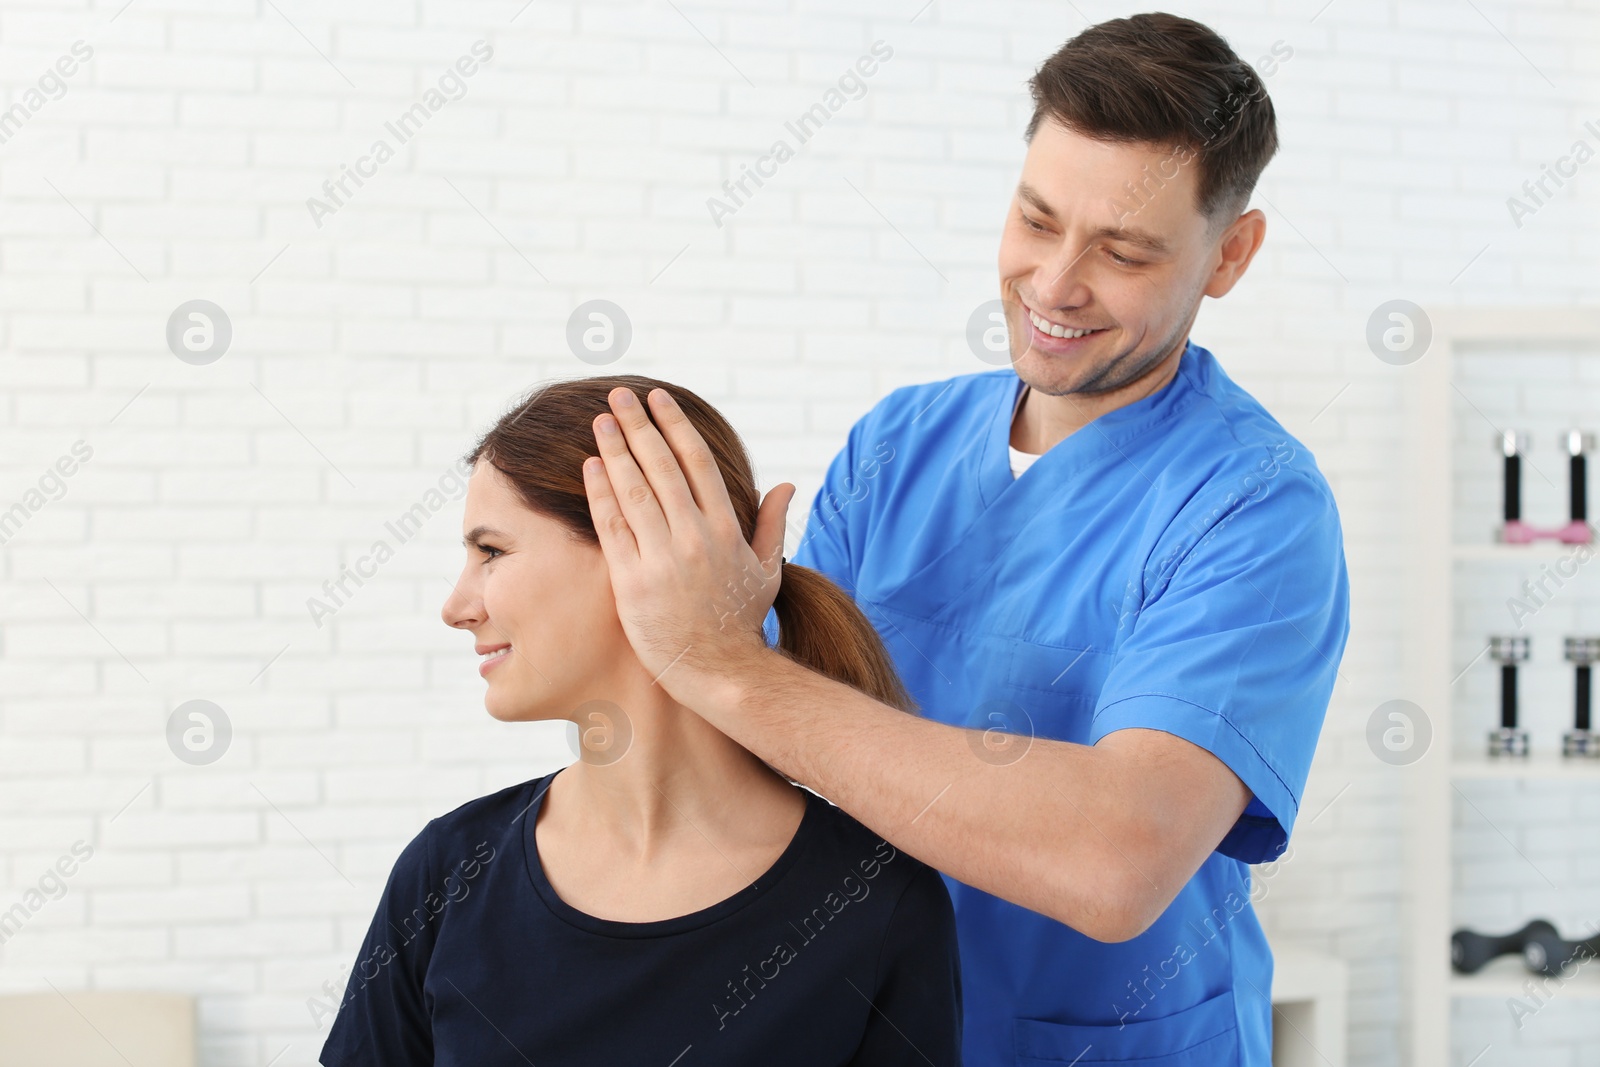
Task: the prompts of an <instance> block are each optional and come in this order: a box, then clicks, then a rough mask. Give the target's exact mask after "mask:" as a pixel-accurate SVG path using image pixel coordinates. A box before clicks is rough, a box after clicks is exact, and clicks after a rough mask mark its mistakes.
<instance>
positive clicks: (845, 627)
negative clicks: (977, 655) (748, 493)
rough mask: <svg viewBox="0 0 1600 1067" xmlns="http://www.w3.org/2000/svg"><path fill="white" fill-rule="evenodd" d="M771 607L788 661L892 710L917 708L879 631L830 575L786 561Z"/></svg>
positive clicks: (779, 645)
mask: <svg viewBox="0 0 1600 1067" xmlns="http://www.w3.org/2000/svg"><path fill="white" fill-rule="evenodd" d="M772 606H773V609H774V610H775V611H777V613H778V649H779V651H781V652H783V653H784V654H785V655H787V656H788V657H789V658H790V659H792V660H795V661H796V662H797V663H800V664H802V665H804V666H806V667H809V668H811V669H812V670H814V671H816V672H817V673H819V674H824V675H827V676H828V677H829V678H832V679H833V680H834V681H838V682H843V683H844V684H845V685H848V686H851V687H853V688H855V689H858V690H860V691H861V692H863V693H865V694H866V695H867V696H869V697H872V698H873V699H874V700H877V701H880V702H881V703H884V704H888V705H889V706H890V707H895V708H899V709H900V710H901V711H909V712H913V713H914V712H917V711H918V710H919V709H918V707H917V703H916V701H915V700H913V699H912V697H911V694H910V693H908V692H907V691H906V687H905V684H904V683H903V682H902V681H901V680H900V675H899V674H898V673H897V672H896V670H895V666H894V661H893V660H892V659H890V657H889V651H888V649H886V648H884V647H883V640H882V638H880V637H879V636H878V631H877V630H876V629H874V628H873V626H872V623H871V622H870V621H869V620H868V619H867V617H866V615H865V614H863V613H862V611H861V609H860V608H859V607H857V606H856V603H855V601H854V600H852V599H851V598H850V595H849V594H848V593H846V592H845V591H844V590H843V589H840V588H839V587H838V586H837V585H835V584H834V582H833V580H832V579H831V578H829V577H828V576H827V575H825V574H823V573H822V572H821V571H816V570H812V569H811V568H810V567H802V566H800V565H799V564H797V563H789V562H787V561H785V562H784V564H783V578H782V584H780V585H779V586H778V598H777V600H776V601H775V602H774V603H773V605H772Z"/></svg>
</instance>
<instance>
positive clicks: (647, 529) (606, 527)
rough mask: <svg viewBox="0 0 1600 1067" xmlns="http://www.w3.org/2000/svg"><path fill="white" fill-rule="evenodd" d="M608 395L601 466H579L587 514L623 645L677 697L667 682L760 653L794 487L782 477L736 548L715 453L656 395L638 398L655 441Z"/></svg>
mask: <svg viewBox="0 0 1600 1067" xmlns="http://www.w3.org/2000/svg"><path fill="white" fill-rule="evenodd" d="M608 399H609V401H610V403H611V410H612V412H613V413H614V414H615V416H616V418H615V419H612V417H611V416H610V415H600V416H597V417H596V419H595V422H594V427H593V429H594V433H595V441H596V442H597V444H598V445H599V449H600V459H598V460H596V459H590V460H587V461H585V462H584V465H583V473H584V479H583V480H584V487H585V490H586V491H587V493H588V497H589V513H590V515H591V516H592V518H593V519H594V526H595V530H596V532H597V533H598V534H599V537H600V548H601V551H603V552H604V553H605V557H606V564H607V566H608V567H609V569H610V572H611V587H612V590H613V592H614V593H615V594H616V598H617V614H618V616H619V617H620V618H621V620H622V629H623V632H624V633H625V634H626V635H627V637H628V642H629V643H630V644H631V645H632V646H633V649H634V652H635V653H637V654H638V656H639V661H640V662H641V663H642V664H644V666H645V669H646V670H648V671H650V672H651V673H652V674H654V675H655V676H656V680H657V681H658V682H659V683H660V684H661V686H662V687H663V688H664V689H666V690H667V691H668V692H669V693H671V694H672V695H673V696H674V698H676V699H678V700H680V701H686V700H687V697H688V692H687V689H679V690H675V689H674V688H673V683H674V682H675V681H679V682H684V683H685V684H687V680H688V676H689V675H690V674H691V673H693V674H698V675H701V676H705V675H716V674H720V673H722V672H724V671H725V670H726V668H727V667H728V666H729V665H730V664H732V663H735V662H737V661H738V660H739V658H740V657H744V656H749V655H750V654H751V653H752V651H764V650H765V649H766V638H765V636H764V635H763V633H762V624H763V623H764V621H765V620H766V617H767V612H768V610H769V609H770V608H771V607H772V602H773V600H774V599H775V598H776V597H777V595H778V585H779V583H780V581H781V580H782V570H783V568H782V566H781V565H780V559H781V554H782V552H783V530H784V516H785V514H786V513H787V511H788V508H789V503H790V501H791V500H793V499H794V493H795V487H794V486H793V485H792V484H790V483H788V482H785V483H783V484H782V485H779V486H778V487H777V488H775V489H773V490H772V491H771V492H770V493H768V494H767V497H766V499H765V500H764V501H762V503H761V507H760V509H759V512H758V514H757V517H756V523H755V537H754V539H753V542H746V541H745V539H744V532H743V531H742V530H741V529H740V526H739V519H738V516H737V515H736V514H735V512H734V510H733V504H732V502H731V501H730V500H729V499H728V490H727V486H726V484H725V483H724V482H723V480H722V471H721V469H720V468H719V467H718V466H717V462H716V458H715V457H714V456H713V455H712V454H711V450H710V449H709V448H708V447H707V446H706V443H705V439H704V438H702V437H701V436H700V433H699V431H697V430H696V429H695V428H694V425H693V424H692V423H690V421H689V419H688V418H687V417H686V416H685V415H684V413H683V409H682V408H680V407H679V406H678V405H677V404H676V403H675V402H674V401H673V399H672V397H671V396H670V395H669V394H668V393H667V391H666V390H665V389H654V390H652V391H651V393H650V397H649V400H650V406H651V412H652V413H653V415H654V418H655V421H656V423H659V424H660V426H661V427H662V431H664V434H665V436H663V433H662V432H658V431H657V430H656V427H655V425H652V423H651V421H650V419H651V416H650V414H647V413H646V412H645V410H644V409H643V408H641V407H640V406H639V403H638V400H637V398H636V397H635V395H634V393H633V390H631V389H628V388H626V387H622V386H618V387H617V388H616V389H613V390H612V391H611V394H610V396H609V397H608ZM617 423H621V432H618V431H617ZM674 667H677V668H678V670H677V672H676V677H675V676H674V673H673V668H674Z"/></svg>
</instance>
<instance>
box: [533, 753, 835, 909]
mask: <svg viewBox="0 0 1600 1067" xmlns="http://www.w3.org/2000/svg"><path fill="white" fill-rule="evenodd" d="M565 769H566V768H562V769H561V770H565ZM560 773H561V771H560V770H557V771H553V772H551V773H550V774H548V775H546V776H545V777H543V778H540V779H536V780H535V781H534V783H533V785H534V791H535V795H534V798H533V802H532V803H531V804H529V805H528V808H527V810H526V811H524V812H523V817H522V854H523V861H524V863H523V867H524V869H525V870H526V872H527V875H528V880H529V882H531V883H532V885H533V888H534V891H535V892H537V893H538V894H539V898H540V899H541V900H542V901H543V902H544V905H545V907H547V908H548V909H549V910H550V913H551V914H552V915H554V916H555V917H556V918H558V919H560V920H562V921H563V922H565V923H567V924H568V925H570V926H575V927H577V928H578V929H580V930H586V931H588V932H589V933H592V934H599V935H601V936H603V937H617V938H638V937H665V936H668V935H671V934H681V933H685V932H687V931H690V930H697V929H699V928H700V927H702V926H708V925H710V924H711V923H714V922H718V921H720V920H722V919H725V918H727V917H728V916H730V915H732V914H733V913H734V912H737V911H739V910H740V909H741V908H744V907H745V906H746V905H748V904H750V903H751V902H752V901H754V900H756V899H757V898H759V897H760V896H762V895H763V894H764V893H766V892H767V891H768V890H769V889H771V888H772V887H773V886H774V885H776V884H777V883H778V882H779V881H780V880H781V879H782V878H783V876H784V874H785V873H787V872H788V870H789V868H791V867H793V866H794V864H795V861H796V860H797V859H799V857H800V854H801V853H802V852H804V851H805V848H806V845H807V843H808V842H809V841H810V839H811V837H812V836H813V835H814V834H815V832H816V824H817V820H818V819H819V818H820V817H821V815H820V809H821V807H822V805H823V804H824V803H825V801H823V800H822V798H821V797H819V796H817V795H816V794H815V793H812V792H811V791H810V790H808V789H802V788H801V787H800V786H795V787H794V788H796V789H800V791H801V792H802V793H804V794H805V800H806V810H805V812H804V814H802V815H801V817H800V825H799V826H798V827H797V828H796V829H795V832H794V836H793V837H792V838H790V839H789V844H788V845H786V846H785V847H784V850H783V852H782V853H781V854H779V856H778V858H777V859H776V860H774V861H773V863H772V866H770V867H768V868H767V869H766V870H765V871H764V872H762V874H761V875H760V876H759V877H758V878H756V880H755V881H753V882H751V883H750V884H749V885H747V886H745V887H744V888H743V889H741V890H739V891H738V892H737V893H734V894H733V895H732V896H730V897H726V898H724V899H722V900H719V901H718V902H717V903H715V904H712V905H710V906H708V907H704V908H701V909H700V910H698V911H692V912H689V913H688V914H687V915H677V916H674V917H672V918H670V919H655V920H652V921H650V922H624V921H622V920H618V919H602V918H600V917H599V916H595V915H590V914H589V913H588V912H585V911H580V910H578V909H577V908H575V907H573V906H572V905H571V904H568V903H567V902H566V901H564V900H562V899H561V897H560V896H559V895H558V894H557V893H556V891H555V887H554V886H552V885H551V884H550V879H549V878H547V877H546V876H545V873H544V865H543V864H542V863H540V862H539V843H538V840H537V839H536V838H535V836H534V824H535V823H536V822H537V821H538V818H539V809H540V808H541V807H543V806H544V796H545V794H546V793H547V792H549V790H550V783H551V782H552V781H553V780H554V779H555V776H556V775H557V774H560Z"/></svg>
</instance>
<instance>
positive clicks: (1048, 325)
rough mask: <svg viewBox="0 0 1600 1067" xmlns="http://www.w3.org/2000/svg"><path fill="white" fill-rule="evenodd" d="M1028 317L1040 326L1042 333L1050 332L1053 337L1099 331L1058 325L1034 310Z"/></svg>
mask: <svg viewBox="0 0 1600 1067" xmlns="http://www.w3.org/2000/svg"><path fill="white" fill-rule="evenodd" d="M1028 318H1030V319H1032V320H1033V324H1034V325H1035V326H1037V327H1038V328H1039V332H1040V333H1045V334H1049V335H1050V336H1051V337H1069V338H1070V337H1082V336H1084V335H1085V334H1090V333H1099V332H1100V331H1099V330H1069V329H1067V328H1066V327H1065V326H1057V325H1056V324H1055V323H1053V322H1049V321H1047V320H1045V319H1041V318H1040V317H1039V316H1037V315H1035V314H1034V313H1033V312H1031V311H1030V312H1028Z"/></svg>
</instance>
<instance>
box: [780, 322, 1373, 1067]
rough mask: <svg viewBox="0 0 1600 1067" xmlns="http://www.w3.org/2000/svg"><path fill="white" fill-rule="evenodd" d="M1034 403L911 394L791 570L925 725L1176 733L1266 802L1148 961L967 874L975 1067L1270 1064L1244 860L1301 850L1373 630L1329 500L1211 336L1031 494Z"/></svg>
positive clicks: (820, 497)
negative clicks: (1341, 686)
mask: <svg viewBox="0 0 1600 1067" xmlns="http://www.w3.org/2000/svg"><path fill="white" fill-rule="evenodd" d="M1022 388H1023V383H1022V381H1021V380H1020V379H1019V378H1018V377H1017V375H1016V372H1015V371H1014V370H1013V369H1011V368H1009V367H1007V368H1004V369H1001V370H995V371H989V372H985V373H980V374H969V375H962V376H959V377H955V378H950V379H946V380H944V381H939V382H932V383H929V384H926V385H913V386H906V387H903V388H900V389H896V390H895V391H893V392H892V393H890V394H889V395H888V396H887V397H885V398H884V399H883V400H882V401H880V402H879V403H878V404H877V406H875V407H874V408H873V409H872V410H871V411H870V412H868V413H867V414H866V415H865V416H864V417H863V418H861V419H860V420H859V421H858V422H857V423H856V424H855V426H854V427H852V428H851V430H850V434H849V438H848V441H847V442H846V445H845V447H844V449H843V451H841V452H840V453H839V454H838V456H837V457H835V458H834V460H833V463H832V464H831V465H830V466H829V468H828V472H827V476H826V479H825V481H824V483H823V485H822V488H821V489H820V490H819V491H818V493H817V496H816V499H815V501H814V503H813V505H812V508H811V513H810V516H809V520H808V524H807V527H806V533H805V537H804V539H803V541H802V543H801V544H800V546H799V547H798V549H797V550H796V552H795V554H794V556H793V557H792V562H794V563H798V564H801V565H803V566H807V567H812V568H815V569H817V570H819V571H821V572H823V573H824V574H826V575H828V577H830V578H832V579H833V580H834V581H835V582H837V583H838V584H839V585H841V586H842V587H844V588H845V589H846V590H848V591H850V592H851V594H852V595H853V596H854V598H855V600H856V602H857V604H858V605H860V607H861V608H862V610H863V611H864V612H866V614H867V616H868V617H869V618H870V619H871V620H872V622H873V624H874V626H875V627H876V628H877V630H878V633H879V634H880V635H881V636H882V638H883V640H884V643H885V645H886V646H887V647H888V649H889V652H890V654H891V655H892V656H893V658H894V662H895V665H896V667H897V668H898V669H899V671H900V674H901V677H902V678H903V679H904V681H905V683H906V687H907V689H908V690H909V691H910V692H911V694H912V695H913V696H914V697H915V698H916V700H917V701H918V703H919V704H920V705H921V707H922V713H923V714H924V715H925V716H927V717H929V718H932V719H936V720H938V721H940V722H945V723H950V724H953V725H957V726H968V727H975V728H982V729H992V728H1000V729H1005V730H1008V731H1010V732H1013V733H1024V734H1027V733H1031V734H1032V735H1033V736H1036V737H1041V738H1051V739H1056V740H1063V741H1072V742H1076V743H1078V744H1085V745H1092V744H1094V743H1095V742H1096V741H1098V740H1099V739H1100V738H1102V737H1104V736H1105V735H1107V734H1109V733H1112V732H1114V731H1116V730H1121V729H1124V728H1127V727H1140V728H1146V729H1155V730H1164V731H1166V732H1168V733H1172V734H1176V735H1178V736H1179V737H1182V738H1184V739H1186V740H1188V741H1191V742H1193V743H1194V744H1196V745H1199V746H1201V747H1202V748H1205V749H1206V750H1208V751H1210V752H1211V753H1213V754H1214V755H1216V756H1217V758H1219V759H1220V760H1222V761H1223V762H1224V763H1226V764H1227V765H1228V766H1229V768H1231V769H1232V770H1233V771H1234V773H1235V774H1237V775H1238V776H1239V778H1240V779H1241V780H1242V781H1243V782H1244V783H1245V785H1246V786H1248V787H1249V789H1250V791H1251V793H1252V794H1253V799H1252V800H1251V801H1250V803H1249V806H1248V807H1247V808H1246V810H1245V812H1244V814H1243V815H1242V816H1241V817H1240V819H1239V821H1238V823H1237V824H1235V825H1234V827H1233V828H1232V830H1230V831H1229V833H1228V834H1227V836H1226V837H1225V838H1224V839H1223V841H1222V843H1221V844H1220V845H1219V846H1218V847H1217V849H1216V851H1214V852H1213V853H1212V854H1211V855H1210V856H1209V857H1208V858H1207V859H1206V861H1205V863H1204V864H1202V866H1201V868H1200V870H1199V871H1198V872H1197V873H1196V874H1195V876H1194V878H1192V879H1191V880H1190V881H1189V883H1188V884H1187V885H1185V886H1184V888H1183V889H1182V890H1181V891H1180V892H1179V894H1178V896H1177V898H1176V899H1175V900H1174V901H1173V903H1172V905H1171V906H1170V907H1169V908H1168V909H1167V910H1166V912H1165V913H1164V914H1163V915H1162V916H1161V917H1160V918H1159V919H1158V920H1157V921H1156V923H1155V924H1154V925H1153V926H1152V927H1151V928H1150V929H1149V930H1148V931H1146V932H1145V933H1144V934H1142V935H1140V936H1139V937H1137V938H1134V939H1133V940H1131V941H1126V942H1122V943H1118V944H1104V943H1101V942H1098V941H1095V940H1093V939H1091V938H1088V937H1086V936H1084V935H1082V934H1079V933H1078V932H1076V931H1075V930H1072V929H1071V928H1069V927H1067V926H1064V925H1062V924H1061V923H1059V922H1056V921H1054V920H1052V919H1049V918H1046V917H1045V916H1043V915H1040V914H1038V913H1036V912H1033V911H1029V910H1027V909H1025V908H1022V907H1019V906H1017V905H1014V904H1010V903H1008V902H1006V901H1004V900H1001V899H1000V898H998V897H995V896H991V895H990V894H988V893H984V892H982V891H980V890H977V889H974V888H972V887H971V886H968V885H965V884H963V883H961V882H958V881H956V880H955V879H953V878H950V877H949V876H947V875H946V876H944V877H945V882H946V885H947V886H948V888H949V890H950V895H951V899H952V901H953V902H954V904H955V910H956V925H957V931H958V937H959V941H960V948H961V967H962V988H963V993H964V998H965V1026H964V1035H965V1036H964V1039H963V1040H964V1044H963V1053H964V1058H965V1062H966V1063H967V1064H968V1067H988V1065H993V1064H1007V1065H1010V1064H1041V1065H1042V1064H1054V1065H1056V1067H1061V1065H1062V1064H1064V1063H1070V1062H1074V1061H1076V1062H1077V1063H1079V1064H1080V1065H1087V1064H1091V1063H1100V1062H1102V1061H1115V1062H1123V1063H1127V1062H1133V1063H1139V1064H1145V1065H1149V1067H1154V1065H1157V1064H1159V1065H1160V1067H1187V1065H1190V1064H1194V1065H1200V1064H1204V1065H1207V1067H1217V1065H1223V1064H1242V1065H1247V1067H1258V1065H1259V1067H1268V1065H1269V1064H1270V1062H1271V1022H1272V1019H1271V1005H1270V1000H1269V993H1270V991H1271V988H1272V956H1271V953H1270V951H1269V950H1268V947H1267V942H1266V938H1265V936H1264V934H1263V933H1262V930H1261V926H1260V924H1259V923H1258V921H1257V919H1256V916H1255V912H1254V909H1253V907H1252V906H1251V890H1250V869H1249V867H1248V866H1247V864H1250V863H1262V862H1265V861H1269V860H1272V859H1275V858H1276V857H1277V856H1278V855H1280V854H1281V853H1282V852H1283V850H1284V848H1285V846H1286V844H1287V841H1288V836H1289V832H1290V830H1291V829H1292V828H1293V826H1294V820H1295V816H1296V814H1297V813H1298V811H1299V807H1300V795H1301V791H1302V790H1303V788H1304V787H1305V782H1306V775H1307V774H1308V772H1309V770H1310V767H1311V757H1312V752H1313V751H1314V749H1315V747H1316V742H1317V735H1318V733H1319V731H1320V730H1321V727H1322V720H1323V716H1324V714H1325V712H1326V711H1327V707H1328V700H1329V697H1330V696H1331V694H1332V691H1333V683H1334V679H1335V675H1336V672H1337V668H1338V663H1339V660H1340V658H1341V656H1342V655H1343V652H1344V646H1345V640H1346V638H1347V636H1348V634H1349V629H1350V623H1349V584H1348V578H1347V576H1346V571H1345V562H1344V548H1343V537H1342V534H1341V530H1340V526H1339V517H1338V513H1337V511H1336V509H1335V506H1334V500H1333V494H1332V492H1331V491H1330V489H1329V487H1328V484H1327V482H1326V480H1325V479H1324V478H1323V476H1322V474H1321V472H1320V471H1319V470H1318V469H1317V466H1316V464H1315V462H1314V460H1313V459H1312V456H1311V454H1310V452H1309V451H1308V450H1307V449H1306V447H1305V445H1303V444H1301V443H1300V442H1299V441H1298V440H1296V439H1295V438H1293V437H1291V436H1290V435H1289V434H1288V433H1287V432H1285V430H1284V429H1283V427H1282V426H1281V425H1279V423H1278V422H1277V420H1275V419H1274V418H1273V417H1272V416H1271V415H1269V414H1268V413H1267V412H1266V410H1265V409H1264V408H1262V406H1261V405H1260V404H1259V403H1257V402H1256V401H1255V399H1254V398H1252V397H1251V396H1250V395H1249V394H1248V393H1246V392H1245V391H1244V390H1243V389H1241V388H1240V387H1239V386H1238V385H1237V384H1235V383H1234V382H1233V381H1232V379H1230V378H1229V377H1228V376H1227V375H1226V374H1225V373H1223V370H1222V368H1221V366H1220V365H1219V364H1218V363H1217V362H1216V359H1215V357H1213V356H1212V354H1211V353H1210V352H1208V351H1207V350H1206V349H1204V348H1201V347H1199V346H1198V345H1195V344H1194V343H1192V342H1190V343H1189V344H1188V345H1187V346H1186V347H1185V349H1184V352H1183V354H1182V356H1181V358H1180V362H1179V365H1178V369H1177V373H1176V374H1175V376H1174V377H1173V379H1172V381H1171V382H1170V383H1169V384H1168V385H1166V386H1165V387H1164V388H1162V389H1160V390H1158V391H1157V392H1155V393H1153V394H1152V395H1150V396H1148V397H1145V398H1143V399H1141V400H1138V401H1135V402H1133V403H1131V404H1128V405H1126V406H1124V407H1121V408H1118V409H1117V410H1115V411H1112V412H1109V413H1107V414H1104V415H1101V416H1100V417H1099V418H1097V419H1095V420H1094V421H1093V422H1091V423H1089V424H1088V425H1087V426H1085V427H1083V428H1082V429H1080V430H1078V431H1077V432H1075V433H1073V434H1070V435H1069V436H1068V437H1066V438H1065V439H1064V440H1062V441H1061V442H1059V443H1058V444H1056V445H1055V446H1054V447H1053V448H1051V449H1050V450H1049V451H1047V452H1046V453H1044V454H1043V455H1042V456H1040V458H1039V459H1038V460H1037V461H1036V462H1035V463H1034V464H1033V465H1032V466H1031V467H1029V468H1028V469H1027V470H1026V471H1024V472H1023V473H1022V474H1021V476H1020V477H1015V478H1014V477H1013V476H1012V473H1011V469H1010V465H1009V459H1008V448H1009V445H1010V437H1011V423H1012V417H1013V413H1014V411H1015V409H1016V404H1017V400H1018V399H1019V397H1020V396H1021V392H1022ZM776 633H777V621H776V614H775V613H771V614H769V615H768V618H767V639H768V641H769V643H776ZM975 758H976V757H975ZM991 758H1005V757H991Z"/></svg>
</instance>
